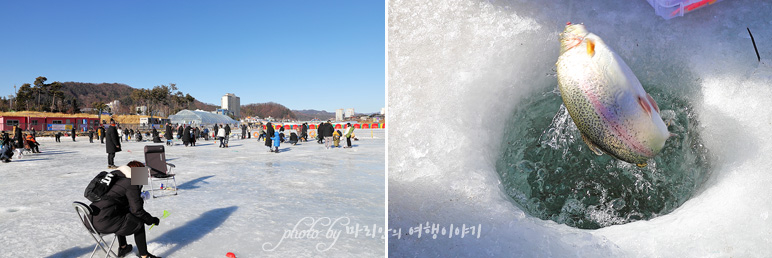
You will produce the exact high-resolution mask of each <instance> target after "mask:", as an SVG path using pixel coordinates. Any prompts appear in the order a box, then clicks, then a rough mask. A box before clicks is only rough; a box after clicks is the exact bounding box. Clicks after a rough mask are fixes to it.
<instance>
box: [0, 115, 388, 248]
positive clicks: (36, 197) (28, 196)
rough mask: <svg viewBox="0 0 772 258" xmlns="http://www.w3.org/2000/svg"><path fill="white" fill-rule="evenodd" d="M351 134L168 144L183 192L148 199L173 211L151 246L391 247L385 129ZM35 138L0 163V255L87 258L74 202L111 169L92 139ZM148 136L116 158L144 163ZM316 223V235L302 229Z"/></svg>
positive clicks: (152, 235)
mask: <svg viewBox="0 0 772 258" xmlns="http://www.w3.org/2000/svg"><path fill="white" fill-rule="evenodd" d="M355 133H356V134H357V137H358V138H359V139H360V140H359V141H352V144H353V145H354V148H352V149H343V148H337V149H331V150H326V149H325V148H324V145H320V144H317V143H316V142H307V143H301V144H299V145H296V146H291V145H289V144H282V146H281V152H280V153H278V154H276V153H271V152H268V148H267V147H265V146H264V145H263V143H258V142H257V141H256V140H255V139H254V138H253V139H249V140H236V139H234V140H231V141H230V148H227V149H222V148H218V144H214V142H213V141H208V142H199V143H198V146H196V147H187V148H186V147H184V146H182V145H177V146H173V147H167V149H166V156H167V159H168V162H169V163H172V164H175V165H176V166H177V167H176V169H174V171H175V172H176V173H177V183H178V185H179V195H177V196H170V197H162V198H155V199H150V200H148V201H146V202H145V209H146V210H147V211H148V212H150V213H151V214H153V215H154V216H158V217H160V216H161V214H162V213H163V210H168V211H169V212H170V214H171V215H170V216H169V217H168V218H166V219H162V220H161V224H160V225H159V226H155V227H154V228H153V230H151V231H148V232H147V237H148V242H149V244H148V248H149V251H150V253H152V254H155V255H159V256H163V257H225V254H226V253H227V252H233V253H235V254H236V255H237V257H265V256H269V257H308V256H332V257H344V256H346V257H365V256H369V257H372V256H384V255H385V250H384V244H385V240H384V239H382V237H381V236H382V235H383V233H381V234H376V235H375V236H373V235H372V233H370V234H368V231H367V230H371V229H372V228H373V226H375V228H376V230H380V231H381V232H384V231H385V230H384V227H385V225H384V222H385V216H386V215H385V207H384V200H385V194H384V193H385V186H384V185H385V180H384V178H385V175H384V171H385V130H383V129H374V130H373V131H372V135H371V131H370V129H361V130H356V131H355ZM39 141H40V142H41V144H42V146H41V147H40V150H41V151H42V153H40V154H29V155H25V156H24V157H23V158H22V159H20V160H14V161H13V162H11V163H0V178H2V179H1V180H0V189H2V191H1V192H0V229H2V230H0V243H2V244H0V257H84V256H85V257H88V254H89V253H90V252H91V250H92V248H93V247H94V241H93V240H92V239H91V238H90V237H89V235H88V234H87V232H86V231H85V229H84V228H83V226H82V225H81V224H80V223H79V221H78V218H77V216H76V213H75V210H74V208H73V207H72V205H71V203H72V202H73V201H81V202H86V203H88V201H87V200H86V199H85V198H84V197H83V191H84V189H85V187H86V185H87V184H88V182H89V181H90V180H91V179H92V178H93V177H94V176H95V175H96V174H97V173H98V172H99V171H103V170H107V154H106V153H105V151H104V145H101V144H100V143H99V141H96V143H88V139H87V138H86V137H79V138H78V139H77V142H72V140H71V138H64V137H63V138H62V142H61V143H55V142H54V139H53V138H40V139H39ZM342 143H343V144H345V139H344V141H342ZM149 144H153V143H136V142H128V143H124V145H123V150H124V151H123V152H119V153H118V154H117V156H116V164H119V165H120V164H126V163H127V162H128V161H131V160H139V161H143V162H144V156H143V147H144V146H145V145H149ZM314 223H315V225H313V226H311V225H312V224H314ZM331 223H332V224H331ZM296 225H297V227H296ZM347 226H348V227H347ZM357 226H358V227H359V228H357ZM293 228H295V229H297V231H296V232H295V233H296V234H291V233H292V231H291V230H292V229H293ZM309 229H314V230H318V235H306V233H310V232H312V231H308V230H309ZM357 229H359V231H357ZM328 230H329V232H330V235H329V236H330V238H327V235H326V234H327V233H328ZM336 232H337V233H338V234H339V235H337V241H336V240H335V236H334V235H333V234H332V233H336ZM376 232H377V231H376ZM284 236H288V237H286V238H284V239H283V237H284ZM292 236H295V237H299V238H300V239H298V238H291V237H292ZM282 239H283V240H282ZM108 241H109V240H108ZM128 242H129V243H130V244H133V242H134V240H133V238H132V237H129V238H128ZM116 245H117V244H116ZM116 250H117V249H116ZM134 253H136V247H135V249H134Z"/></svg>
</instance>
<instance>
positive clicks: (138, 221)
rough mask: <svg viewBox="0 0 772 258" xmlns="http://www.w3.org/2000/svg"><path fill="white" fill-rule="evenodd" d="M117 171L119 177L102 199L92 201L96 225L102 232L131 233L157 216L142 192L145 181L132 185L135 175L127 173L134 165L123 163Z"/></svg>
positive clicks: (123, 234)
mask: <svg viewBox="0 0 772 258" xmlns="http://www.w3.org/2000/svg"><path fill="white" fill-rule="evenodd" d="M118 169H119V170H117V171H118V172H115V176H114V177H113V180H117V181H116V182H115V184H114V185H113V186H112V188H110V191H108V192H107V193H106V194H105V195H104V196H102V200H101V201H98V202H94V203H91V205H90V206H91V209H92V210H94V212H93V213H92V216H93V218H92V221H93V223H94V228H96V230H97V231H99V232H100V233H116V234H117V235H121V236H127V235H131V234H134V233H136V232H138V231H139V230H141V229H143V227H142V224H148V225H149V224H150V223H152V221H153V216H152V215H150V213H148V212H147V211H145V209H144V207H143V205H144V201H143V200H142V197H141V196H140V194H141V193H142V186H141V185H131V179H129V178H126V176H125V175H124V173H131V168H130V167H127V166H121V167H119V168H118Z"/></svg>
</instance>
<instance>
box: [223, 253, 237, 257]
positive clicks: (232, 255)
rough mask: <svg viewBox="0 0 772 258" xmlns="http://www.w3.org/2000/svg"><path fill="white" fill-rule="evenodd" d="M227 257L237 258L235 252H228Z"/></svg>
mask: <svg viewBox="0 0 772 258" xmlns="http://www.w3.org/2000/svg"><path fill="white" fill-rule="evenodd" d="M225 257H228V258H236V255H235V254H234V253H231V252H228V253H227V254H225Z"/></svg>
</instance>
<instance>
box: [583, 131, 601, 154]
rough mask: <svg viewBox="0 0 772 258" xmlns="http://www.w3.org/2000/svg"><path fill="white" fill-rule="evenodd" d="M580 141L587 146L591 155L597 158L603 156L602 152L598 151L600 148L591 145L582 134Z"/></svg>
mask: <svg viewBox="0 0 772 258" xmlns="http://www.w3.org/2000/svg"><path fill="white" fill-rule="evenodd" d="M582 140H584V143H585V144H587V147H590V150H591V151H592V152H593V153H595V155H598V156H600V155H603V151H602V150H600V148H599V147H598V146H597V145H595V144H594V143H592V142H591V141H590V139H588V138H587V136H584V134H582Z"/></svg>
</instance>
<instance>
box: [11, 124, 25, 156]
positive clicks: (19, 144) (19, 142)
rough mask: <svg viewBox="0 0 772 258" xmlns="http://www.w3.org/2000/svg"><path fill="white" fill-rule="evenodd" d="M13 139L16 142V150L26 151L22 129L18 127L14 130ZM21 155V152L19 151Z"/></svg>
mask: <svg viewBox="0 0 772 258" xmlns="http://www.w3.org/2000/svg"><path fill="white" fill-rule="evenodd" d="M13 138H14V139H15V140H16V149H19V150H21V149H24V138H22V136H21V127H18V126H16V128H15V129H14V130H13ZM19 153H21V151H19Z"/></svg>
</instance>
